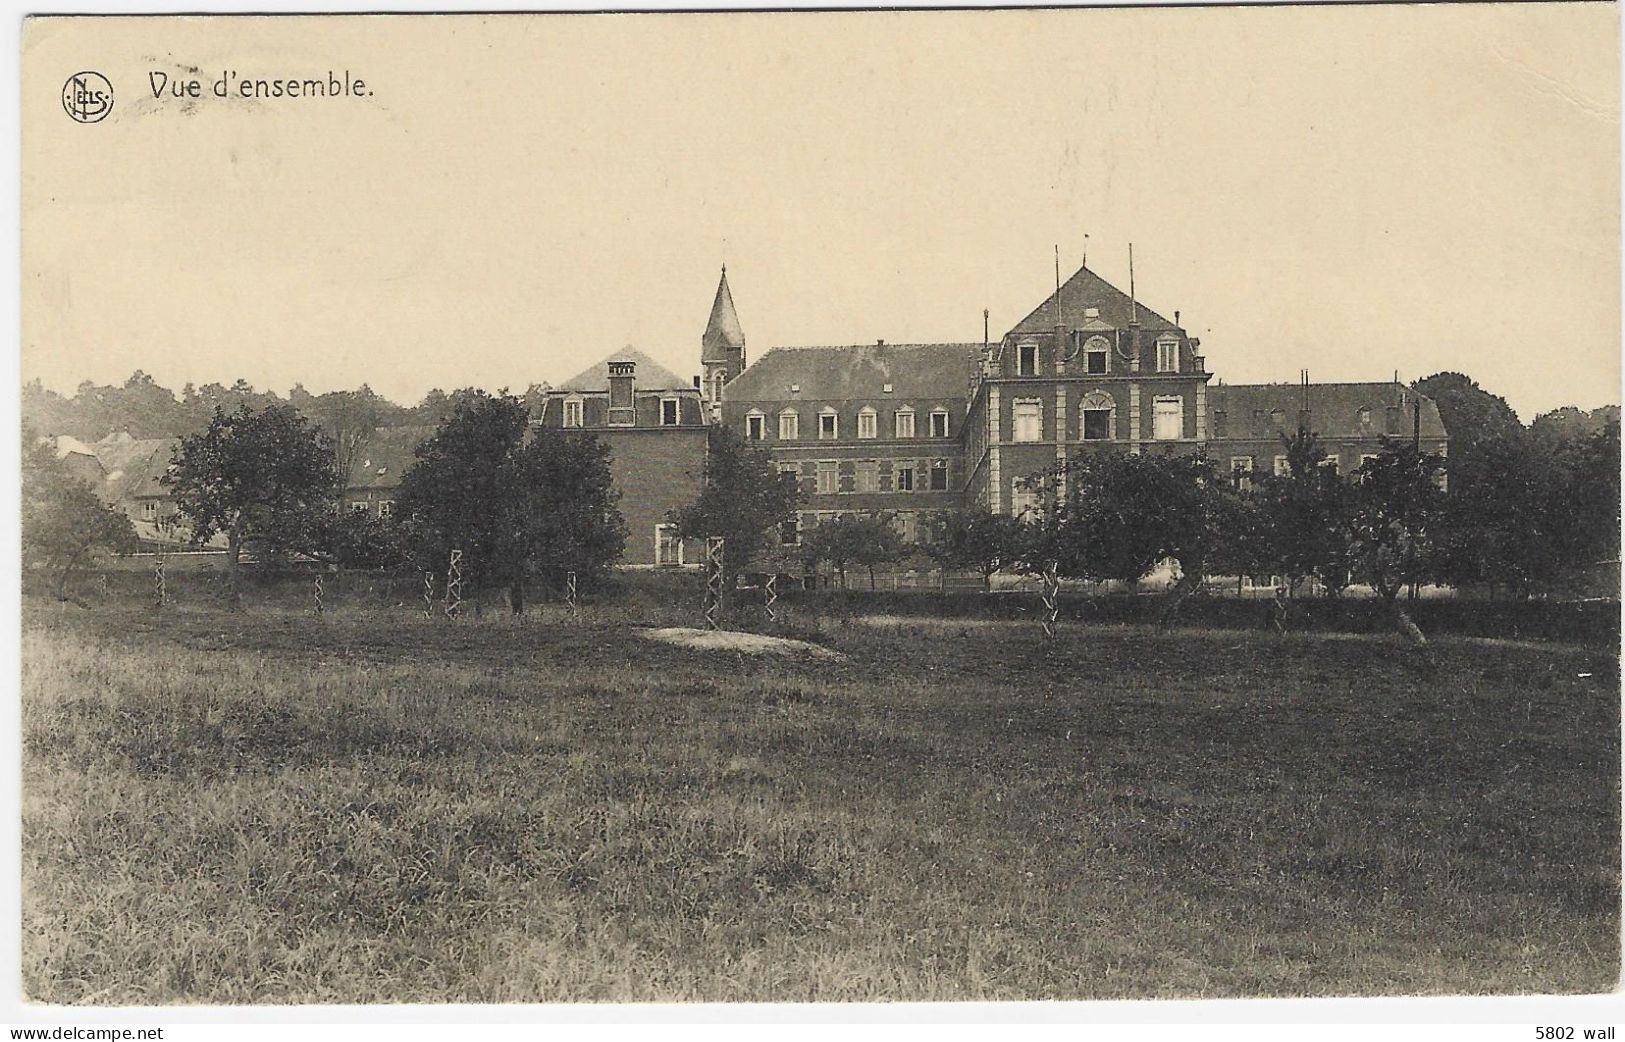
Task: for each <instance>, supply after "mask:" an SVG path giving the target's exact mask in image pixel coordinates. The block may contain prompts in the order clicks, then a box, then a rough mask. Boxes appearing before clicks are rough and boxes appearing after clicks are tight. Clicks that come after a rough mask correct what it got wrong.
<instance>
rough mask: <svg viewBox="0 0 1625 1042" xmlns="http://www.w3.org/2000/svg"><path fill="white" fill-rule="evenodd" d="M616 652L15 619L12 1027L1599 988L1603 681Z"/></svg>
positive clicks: (400, 614)
mask: <svg viewBox="0 0 1625 1042" xmlns="http://www.w3.org/2000/svg"><path fill="white" fill-rule="evenodd" d="M631 621H637V620H635V619H630V618H626V617H622V616H619V615H615V614H614V613H612V612H610V611H608V610H607V609H606V610H604V611H601V612H598V613H597V614H594V613H591V612H589V613H588V615H587V616H586V617H585V619H584V621H582V622H580V623H578V624H565V623H563V622H562V621H561V620H560V618H559V616H558V613H557V612H556V611H553V612H552V613H551V614H549V615H547V617H546V620H545V621H544V620H542V619H534V620H531V621H527V622H524V623H515V622H512V621H510V620H507V619H504V618H502V617H500V616H487V617H486V618H485V619H483V620H481V621H475V620H464V621H461V622H458V623H456V624H450V623H446V622H445V621H444V620H440V621H436V622H427V621H424V620H422V619H420V618H417V617H415V616H414V615H412V614H411V612H410V611H409V610H405V609H400V610H376V611H362V610H350V611H345V612H342V613H340V614H338V615H332V616H329V617H327V618H322V619H318V618H313V617H310V616H308V615H302V614H300V613H298V612H295V611H277V610H272V609H269V608H265V607H263V606H262V607H260V608H257V609H255V610H251V611H249V612H246V613H244V614H241V615H232V614H227V613H222V612H218V611H215V610H212V609H203V608H197V609H191V610H172V611H169V612H168V613H167V614H166V615H164V616H161V617H160V616H157V615H155V614H154V613H152V612H150V611H145V610H141V609H139V608H136V607H128V606H119V605H116V604H112V605H104V606H99V607H97V608H95V609H93V610H84V609H80V608H72V607H63V606H58V605H47V604H43V603H32V602H30V603H29V604H27V605H25V614H24V631H23V635H22V642H23V643H22V652H23V655H22V661H23V677H22V681H23V685H22V697H23V703H22V744H23V750H22V753H23V768H22V769H23V896H24V908H23V975H24V987H25V991H26V993H27V994H28V995H29V996H30V997H31V998H33V999H35V1000H39V1001H46V1002H62V1003H99V1004H127V1003H140V1004H146V1003H186V1002H209V1003H248V1002H385V1001H395V1002H447V1001H457V1002H551V1001H664V1000H720V1001H732V1000H752V1001H826V1000H903V999H908V1000H957V999H1060V998H1124V997H1134V998H1149V997H1218V996H1249V995H1253V996H1263V995H1345V994H1379V993H1381V994H1429V993H1491V992H1584V991H1598V990H1606V989H1609V988H1612V987H1613V986H1614V984H1615V981H1616V978H1617V975H1618V970H1619V915H1618V909H1619V898H1620V871H1619V870H1620V859H1619V844H1620V817H1619V811H1620V787H1619V786H1620V770H1619V762H1620V748H1619V736H1620V715H1619V708H1620V704H1619V686H1618V662H1617V659H1616V658H1615V657H1614V656H1612V655H1608V654H1604V653H1599V652H1597V651H1594V650H1585V649H1579V648H1569V647H1562V646H1531V645H1516V644H1510V643H1494V642H1473V641H1465V640H1457V641H1452V640H1449V639H1441V640H1438V641H1436V642H1435V644H1434V645H1433V646H1432V647H1429V648H1426V649H1412V648H1408V647H1403V646H1401V645H1399V644H1397V643H1395V642H1393V641H1391V640H1388V639H1385V638H1355V639H1348V638H1342V639H1333V638H1328V637H1323V636H1313V635H1290V636H1288V637H1286V638H1284V639H1280V638H1272V637H1268V636H1265V635H1263V634H1238V633H1235V632H1228V633H1223V632H1190V633H1180V634H1174V635H1159V634H1156V633H1153V632H1151V631H1149V630H1145V629H1136V628H1131V627H1109V628H1108V627H1099V628H1091V627H1083V626H1075V625H1074V626H1068V627H1065V628H1063V630H1062V635H1061V636H1060V637H1059V638H1058V639H1057V640H1055V641H1053V642H1045V641H1044V640H1043V639H1042V638H1041V637H1040V636H1039V635H1038V633H1037V629H1036V627H1028V628H1023V627H1019V626H1003V627H989V626H970V625H966V626H958V627H956V626H953V625H945V624H931V623H929V622H922V623H921V624H918V625H916V624H913V623H911V622H910V621H909V620H896V621H894V622H891V623H889V624H887V625H883V626H866V625H854V624H851V623H850V622H847V621H843V620H829V619H820V618H818V617H816V616H813V615H807V616H803V617H802V618H800V619H799V620H798V621H796V622H795V623H794V624H793V625H792V626H791V627H789V629H791V630H794V631H796V632H795V634H794V635H806V636H809V637H813V638H816V639H818V640H819V641H820V642H821V643H824V644H826V645H828V646H831V647H833V648H835V649H836V650H838V651H839V652H841V654H842V655H843V656H844V659H843V660H840V661H825V660H813V659H799V658H797V659H757V658H746V657H742V656H738V655H730V654H718V653H715V652H700V651H692V650H687V649H682V648H676V647H669V646H663V645H657V644H653V643H650V642H648V641H644V640H640V639H638V638H636V637H635V636H634V635H633V634H632V632H631V629H630V628H629V625H628V623H629V622H631ZM651 621H670V620H651Z"/></svg>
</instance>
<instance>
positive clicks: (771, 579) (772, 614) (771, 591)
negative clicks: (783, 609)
mask: <svg viewBox="0 0 1625 1042" xmlns="http://www.w3.org/2000/svg"><path fill="white" fill-rule="evenodd" d="M778 599H779V576H778V573H776V572H775V573H773V574H771V575H769V576H768V577H767V621H768V622H778V621H779V613H778V612H776V611H774V610H773V605H774V604H775V603H776V602H777V601H778Z"/></svg>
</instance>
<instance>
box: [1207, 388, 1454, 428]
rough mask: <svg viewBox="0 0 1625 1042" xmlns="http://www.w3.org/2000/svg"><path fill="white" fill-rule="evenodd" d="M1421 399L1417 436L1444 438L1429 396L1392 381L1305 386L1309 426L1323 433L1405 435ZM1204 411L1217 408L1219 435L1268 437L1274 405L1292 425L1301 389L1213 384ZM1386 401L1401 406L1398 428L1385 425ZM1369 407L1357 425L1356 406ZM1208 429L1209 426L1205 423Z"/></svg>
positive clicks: (1295, 416) (1436, 410)
mask: <svg viewBox="0 0 1625 1042" xmlns="http://www.w3.org/2000/svg"><path fill="white" fill-rule="evenodd" d="M1418 398H1420V399H1421V401H1422V437H1424V438H1443V437H1447V432H1446V431H1445V427H1444V421H1443V420H1442V419H1440V417H1439V407H1438V405H1437V404H1435V403H1434V401H1433V399H1431V398H1429V397H1427V396H1426V395H1421V394H1417V393H1416V392H1415V391H1413V390H1411V389H1410V388H1408V387H1406V386H1404V385H1403V384H1395V383H1393V382H1392V381H1383V382H1379V383H1340V384H1322V383H1312V384H1310V385H1309V428H1310V429H1311V430H1313V431H1314V432H1315V433H1317V434H1319V435H1320V436H1321V437H1323V438H1355V437H1373V436H1375V435H1378V434H1390V436H1393V437H1410V435H1411V423H1412V416H1413V414H1412V411H1411V406H1412V403H1413V402H1415V401H1416V400H1417V399H1418ZM1207 401H1208V411H1209V413H1210V414H1212V413H1215V412H1219V411H1220V410H1223V411H1224V413H1225V432H1224V437H1223V439H1222V440H1224V441H1234V440H1237V439H1256V438H1260V437H1265V438H1273V437H1275V436H1276V434H1277V428H1276V427H1275V425H1274V423H1273V422H1272V421H1271V420H1270V414H1271V412H1273V411H1274V410H1276V409H1279V410H1280V411H1281V415H1282V421H1283V423H1284V425H1285V427H1286V429H1287V430H1289V431H1290V430H1295V429H1296V428H1297V425H1298V410H1299V409H1300V408H1301V407H1302V404H1303V388H1302V387H1301V386H1300V385H1298V384H1290V383H1279V384H1214V385H1212V386H1210V387H1209V388H1208V391H1207ZM1389 406H1403V408H1404V413H1403V415H1402V417H1401V423H1400V425H1399V426H1400V429H1399V430H1398V431H1397V432H1390V431H1389V430H1388V427H1387V413H1386V410H1387V409H1388V407H1389ZM1361 408H1367V409H1370V410H1371V426H1370V427H1367V428H1362V427H1361V426H1360V409H1361ZM1255 414H1261V420H1262V423H1263V425H1264V426H1261V427H1260V426H1255V424H1254V415H1255ZM1209 429H1210V430H1211V429H1212V425H1211V424H1210V425H1209Z"/></svg>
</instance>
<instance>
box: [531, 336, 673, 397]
mask: <svg viewBox="0 0 1625 1042" xmlns="http://www.w3.org/2000/svg"><path fill="white" fill-rule="evenodd" d="M611 362H636V363H637V370H636V372H635V373H634V374H633V375H634V379H635V380H636V381H637V388H638V390H640V391H681V390H689V391H692V390H693V389H694V381H692V380H685V379H683V378H682V377H681V376H678V375H677V374H676V373H674V372H672V371H671V370H670V369H667V368H666V367H665V366H663V365H661V364H660V363H659V362H657V361H655V360H654V359H653V358H650V357H649V356H648V355H646V354H644V353H643V352H642V351H639V350H638V349H637V348H635V347H631V346H627V347H625V348H622V349H621V350H619V351H616V352H615V353H614V354H609V355H605V356H604V357H603V358H602V359H600V360H599V361H598V362H597V364H595V365H591V366H588V367H587V368H586V369H583V370H582V371H581V372H579V373H577V374H576V375H574V376H572V377H570V379H568V380H566V381H564V382H563V383H561V384H559V385H558V386H557V387H555V388H553V390H554V391H607V390H609V363H611Z"/></svg>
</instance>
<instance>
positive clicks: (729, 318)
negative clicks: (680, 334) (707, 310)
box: [700, 265, 745, 362]
mask: <svg viewBox="0 0 1625 1042" xmlns="http://www.w3.org/2000/svg"><path fill="white" fill-rule="evenodd" d="M700 346H701V352H700V361H702V362H723V361H727V355H726V354H725V352H727V351H730V350H733V351H743V350H744V349H745V331H744V329H743V328H742V327H741V326H740V325H739V313H738V312H737V311H735V310H734V295H733V293H732V292H730V291H729V289H728V268H727V266H726V265H725V266H724V267H723V269H722V280H721V281H720V282H718V283H717V295H716V299H714V300H713V301H711V319H710V321H708V322H707V323H706V324H705V335H704V336H702V337H701V338H700Z"/></svg>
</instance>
